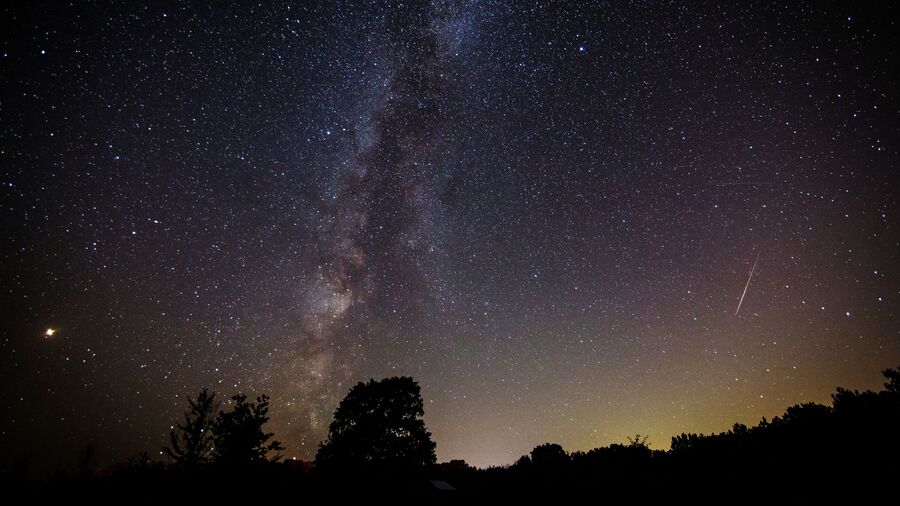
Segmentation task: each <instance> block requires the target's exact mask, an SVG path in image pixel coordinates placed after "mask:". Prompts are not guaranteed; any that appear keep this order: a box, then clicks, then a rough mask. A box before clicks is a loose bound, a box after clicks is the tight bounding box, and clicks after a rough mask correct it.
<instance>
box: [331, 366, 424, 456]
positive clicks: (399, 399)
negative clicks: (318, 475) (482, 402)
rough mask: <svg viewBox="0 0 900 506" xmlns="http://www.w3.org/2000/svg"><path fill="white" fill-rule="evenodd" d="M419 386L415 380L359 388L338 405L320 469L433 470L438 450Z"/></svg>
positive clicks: (388, 380)
mask: <svg viewBox="0 0 900 506" xmlns="http://www.w3.org/2000/svg"><path fill="white" fill-rule="evenodd" d="M424 414H425V411H424V403H423V402H422V395H421V392H420V390H419V384H418V383H416V382H415V381H414V380H413V379H412V378H409V377H402V378H397V377H394V378H386V379H383V380H381V381H375V380H369V382H368V383H357V384H356V386H354V387H353V388H351V389H350V392H348V393H347V396H346V397H345V398H344V400H342V401H341V403H340V404H339V405H338V407H337V410H336V411H335V413H334V421H333V422H331V425H330V426H329V430H328V440H326V441H325V442H324V443H323V444H322V445H321V446H320V447H319V452H318V454H317V455H316V463H317V464H319V465H325V466H328V465H342V466H358V465H365V464H375V463H378V464H382V465H398V466H421V465H426V464H433V463H434V462H435V460H436V458H435V453H434V449H435V444H434V442H432V441H431V433H430V432H428V431H427V430H426V428H425V422H424V421H423V420H422V416H423V415H424Z"/></svg>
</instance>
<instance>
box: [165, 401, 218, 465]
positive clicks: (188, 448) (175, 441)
mask: <svg viewBox="0 0 900 506" xmlns="http://www.w3.org/2000/svg"><path fill="white" fill-rule="evenodd" d="M216 408H217V405H216V394H215V393H213V392H210V391H209V390H208V389H206V388H204V389H203V390H201V391H200V393H199V394H198V395H197V398H196V399H191V398H190V396H188V409H187V410H186V411H185V412H184V421H183V422H181V423H178V424H176V425H175V428H173V429H172V430H171V431H170V432H169V444H170V446H164V447H163V452H164V453H165V454H166V455H168V456H169V458H171V459H172V460H173V461H175V463H177V464H180V465H183V466H193V465H197V464H201V463H204V462H208V461H209V459H210V457H211V456H212V448H213V434H212V430H211V429H212V428H213V425H214V423H215V413H216Z"/></svg>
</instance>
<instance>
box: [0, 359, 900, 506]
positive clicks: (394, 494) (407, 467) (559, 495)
mask: <svg viewBox="0 0 900 506" xmlns="http://www.w3.org/2000/svg"><path fill="white" fill-rule="evenodd" d="M883 374H884V376H885V377H886V378H887V382H886V383H885V386H884V389H883V390H882V391H879V392H872V391H863V392H859V391H856V390H847V389H843V388H838V389H837V390H836V391H835V393H834V395H833V396H832V403H831V405H830V406H826V405H822V404H816V403H804V404H798V405H794V406H790V407H788V408H787V409H786V410H785V411H784V413H783V414H782V415H781V416H777V417H775V418H773V419H772V420H771V421H768V420H766V419H762V420H761V421H760V422H759V423H758V424H756V425H755V426H747V425H744V424H741V423H736V424H734V425H733V426H732V427H731V429H730V430H728V431H726V432H722V433H718V434H681V435H678V436H676V437H674V438H672V446H671V449H670V450H665V451H664V450H651V449H650V448H649V446H648V444H647V438H646V436H641V435H637V436H634V437H628V438H627V442H626V443H624V444H612V445H609V446H606V447H602V448H594V449H591V450H588V451H576V452H572V453H566V451H565V449H564V448H563V447H562V446H561V445H558V444H552V443H551V444H542V445H538V446H537V447H535V449H534V450H533V451H531V452H530V454H529V455H524V456H522V457H521V458H520V459H519V460H518V461H517V462H516V464H514V465H511V466H508V467H493V468H488V469H475V468H473V467H471V466H469V465H468V464H466V463H465V462H463V461H451V462H448V463H444V464H436V465H422V463H426V464H427V463H433V462H434V443H432V442H431V440H430V435H429V434H428V432H427V431H426V430H425V426H424V423H423V422H422V420H421V416H422V415H423V403H422V400H421V395H420V393H419V387H418V385H416V384H415V382H414V381H412V379H411V378H389V379H386V380H383V381H380V382H376V381H370V382H369V383H367V384H359V385H356V386H355V387H354V388H353V389H351V392H350V393H348V395H347V398H346V399H344V401H342V402H341V405H340V406H339V407H338V409H337V411H336V413H335V414H336V416H335V421H334V423H333V424H332V427H331V429H332V430H331V432H330V434H329V439H328V441H326V443H325V444H323V445H322V447H321V448H320V451H319V462H317V464H316V466H313V465H312V464H310V463H303V462H297V461H291V460H289V461H286V462H271V461H267V460H266V462H267V465H255V466H241V467H234V466H226V465H198V466H185V465H168V466H166V465H164V464H162V463H161V462H155V463H154V462H151V461H150V459H149V455H146V454H144V455H141V456H140V457H138V458H135V459H132V460H131V461H130V462H129V463H127V464H124V463H123V464H120V465H117V466H113V467H110V468H106V469H99V470H96V471H91V472H89V473H78V472H77V471H76V472H75V473H70V474H58V475H56V476H55V477H53V478H51V479H50V480H49V481H39V480H33V479H30V478H28V477H23V476H22V475H21V473H20V472H17V471H14V470H12V469H9V470H7V469H0V485H5V486H7V489H9V490H13V489H18V490H20V491H21V490H26V491H27V492H30V497H37V498H39V499H44V501H42V502H50V500H70V498H71V497H85V498H90V500H91V502H92V503H95V504H96V503H101V504H102V503H105V502H109V503H110V504H114V503H115V504H119V503H121V502H122V498H123V497H130V498H132V499H135V501H132V502H140V501H138V498H140V500H142V501H143V502H146V503H150V504H152V503H164V502H171V501H172V498H174V497H177V498H178V499H179V502H194V501H197V502H199V501H207V502H208V501H213V502H220V501H221V502H225V501H228V502H236V500H239V499H240V495H241V494H246V495H247V496H248V497H247V499H248V500H260V499H261V498H262V496H263V495H265V496H266V497H267V498H272V499H277V498H285V499H290V500H292V501H294V500H296V497H297V495H298V494H302V496H303V498H304V500H307V501H308V502H310V503H313V504H351V503H353V504H356V503H376V504H377V503H382V502H384V503H391V504H429V503H431V504H497V503H501V504H510V503H521V504H557V503H563V502H575V501H576V500H579V499H582V498H584V497H592V498H595V499H596V502H604V501H605V502H607V503H628V504H635V503H638V504H642V503H647V504H649V503H653V504H658V503H663V502H666V503H671V502H678V503H680V502H685V503H690V504H722V503H728V504H748V505H749V504H759V503H762V502H765V503H785V504H786V503H791V504H816V503H823V504H835V503H848V504H875V503H877V502H879V501H880V500H882V499H883V498H888V497H892V496H895V494H896V476H898V475H900V459H898V458H897V455H900V389H898V386H900V385H898V383H900V368H898V369H889V370H886V371H884V372H883ZM198 398H199V396H198ZM196 402H197V401H196V400H194V401H193V402H192V403H191V407H192V408H193V407H194V406H193V405H194V404H195V403H196ZM203 404H205V403H203ZM229 409H230V411H228V412H227V413H226V412H218V414H217V415H213V416H212V417H211V418H210V417H207V420H212V422H210V423H212V426H211V427H212V428H211V430H208V431H206V432H212V433H213V434H214V436H215V437H216V438H217V439H214V441H213V442H214V443H215V444H214V448H211V449H210V452H209V453H208V454H207V456H208V458H209V459H210V460H211V461H215V460H214V458H220V459H224V460H219V461H221V462H233V463H248V462H254V461H256V462H259V461H261V460H265V459H266V456H267V454H268V453H269V452H270V451H272V450H275V451H278V448H280V444H277V442H275V441H272V440H271V437H272V435H271V434H266V433H264V432H262V426H263V424H264V423H265V421H266V420H267V419H268V416H267V412H268V411H267V410H268V398H266V397H260V398H258V399H257V402H255V403H254V402H247V400H246V398H245V397H244V396H236V398H234V400H233V402H232V403H231V404H230V408H229ZM199 411H200V412H206V413H209V412H210V411H211V410H204V409H202V408H201V409H199ZM196 418H197V413H196V412H195V411H193V410H192V409H188V411H187V412H186V418H185V420H186V422H185V423H182V424H180V426H183V427H185V428H189V427H196V425H191V424H189V423H187V421H191V420H195V419H196ZM397 420H399V422H398V421H397ZM207 426H208V425H207ZM226 426H227V428H226ZM238 427H242V428H248V429H247V431H246V433H245V432H243V429H237V428H238ZM410 427H412V429H410ZM249 428H252V429H253V430H249ZM179 430H182V431H183V430H185V429H179ZM206 432H203V433H202V434H206ZM192 433H193V434H196V431H194V432H192ZM413 433H417V434H418V435H419V436H420V437H421V438H422V439H421V440H419V441H410V438H411V437H412V435H413ZM226 434H229V435H231V434H250V436H247V437H236V436H234V439H228V440H227V441H228V442H227V444H226V443H223V444H222V445H220V444H219V443H218V441H220V439H218V438H221V437H225V435H226ZM260 434H261V435H260ZM400 436H402V437H400ZM229 437H231V436H229ZM397 439H400V443H401V444H398V445H396V446H392V445H393V444H394V443H397V441H396V440H397ZM175 440H176V441H178V442H179V445H180V446H179V448H181V450H184V449H185V446H184V443H183V442H184V435H183V434H181V433H179V432H178V431H176V438H175ZM222 441H225V440H222ZM238 441H243V443H240V444H239V443H238ZM248 441H249V443H248ZM423 441H424V442H423ZM229 444H234V445H235V447H236V448H241V449H242V450H240V451H237V450H235V451H234V452H232V453H228V455H232V456H234V457H233V458H232V457H229V458H228V459H225V457H224V452H225V449H226V448H230V447H229V446H228V445H229ZM273 445H276V446H277V447H276V446H273ZM248 448H249V451H248V450H247V449H248ZM397 448H399V450H398V449H397ZM410 448H412V449H413V450H414V451H413V450H410ZM220 449H221V450H222V451H223V454H221V455H220ZM341 452H349V455H348V454H347V453H341ZM173 453H175V452H174V451H173ZM195 453H196V452H195ZM183 454H184V452H183V451H182V452H179V453H177V455H183ZM410 455H414V456H416V455H417V456H418V458H417V459H415V460H414V459H411V458H409V456H410ZM84 460H87V459H84ZM173 460H175V459H174V458H173ZM175 462H176V464H177V462H178V461H177V460H176V461H175ZM411 462H413V463H414V465H413V464H410V463H411ZM360 463H363V464H369V465H360ZM398 463H400V464H403V465H396V464H398ZM323 468H325V469H326V470H327V471H326V472H323ZM435 484H438V485H440V486H438V485H435ZM445 485H446V486H445ZM11 487H12V488H11ZM451 488H452V491H451V490H450V489H451ZM885 502H886V503H889V502H887V501H885Z"/></svg>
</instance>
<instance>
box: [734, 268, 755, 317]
mask: <svg viewBox="0 0 900 506" xmlns="http://www.w3.org/2000/svg"><path fill="white" fill-rule="evenodd" d="M756 262H759V253H757V254H756V260H754V261H753V268H752V269H750V276H749V277H747V284H746V285H744V293H742V294H741V300H740V301H739V302H738V307H737V309H735V310H734V316H737V315H738V313H739V312H740V311H741V304H743V303H744V297H746V296H747V288H750V280H751V279H753V272H754V271H755V270H756Z"/></svg>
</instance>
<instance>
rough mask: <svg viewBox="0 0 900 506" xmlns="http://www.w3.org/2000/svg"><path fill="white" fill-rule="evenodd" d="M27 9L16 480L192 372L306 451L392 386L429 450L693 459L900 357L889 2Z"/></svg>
mask: <svg viewBox="0 0 900 506" xmlns="http://www.w3.org/2000/svg"><path fill="white" fill-rule="evenodd" d="M18 3H19V4H20V5H18V6H9V5H7V6H5V7H3V8H2V16H0V18H2V20H0V26H2V28H0V52H2V60H0V87H2V90H0V93H2V94H0V184H2V187H0V224H2V254H0V283H2V284H0V289H2V291H0V308H2V325H0V339H2V341H0V385H2V386H0V406H2V420H0V429H2V432H0V454H2V455H4V460H10V459H12V458H18V457H20V456H22V455H28V456H29V457H30V463H31V465H32V466H37V467H40V466H46V467H54V466H63V465H69V463H70V462H72V461H74V458H75V455H76V453H77V451H78V449H79V448H80V447H83V446H84V445H85V444H86V443H88V442H93V443H94V445H95V447H96V449H97V452H98V459H99V463H100V464H108V463H111V462H117V461H123V460H126V459H127V458H128V457H130V456H132V455H134V454H136V453H137V452H139V451H142V450H148V451H150V452H151V454H152V455H157V456H158V451H159V449H160V447H161V446H162V445H163V444H164V443H165V442H166V436H167V433H168V430H169V426H170V425H172V424H173V423H174V421H175V420H176V418H177V417H178V416H180V415H181V413H182V412H183V410H184V408H185V406H186V401H185V396H186V395H195V394H196V393H197V392H198V391H199V390H200V388H201V387H203V386H210V387H212V388H214V389H215V390H217V391H218V392H219V393H220V395H222V396H230V395H232V394H234V393H238V392H245V393H248V394H251V395H256V394H261V393H267V394H269V395H270V396H272V411H271V415H272V420H271V421H270V424H269V425H268V428H269V429H270V430H272V431H274V432H275V434H276V437H277V438H278V439H280V440H281V441H282V442H283V443H284V444H285V446H286V448H287V450H286V452H285V454H286V456H287V457H289V458H290V457H296V458H298V459H311V458H312V457H314V455H315V451H316V449H317V446H318V443H319V442H320V441H322V440H323V439H324V438H325V436H326V432H327V428H328V424H329V423H330V421H331V418H332V413H333V411H334V408H335V407H336V405H337V402H338V401H339V400H340V399H341V398H342V397H343V396H344V394H346V392H347V390H348V389H349V388H350V386H352V385H353V384H355V383H356V382H357V381H362V380H367V379H368V378H382V377H387V376H399V375H410V376H413V377H414V378H415V379H416V380H417V381H418V382H419V383H420V385H421V387H422V394H423V398H424V399H425V421H426V424H427V426H428V428H429V429H430V430H431V431H432V433H433V438H434V440H435V442H436V443H437V455H438V460H439V461H446V460H449V459H456V458H462V459H465V460H466V461H467V462H469V463H470V464H474V465H478V466H485V465H491V464H506V463H511V462H512V461H513V460H515V458H517V457H518V456H520V455H522V454H524V453H527V452H528V451H529V450H530V449H531V448H532V447H534V446H535V445H537V444H539V443H543V442H548V441H549V442H558V443H560V444H562V445H563V446H564V447H565V448H566V449H567V450H570V451H572V450H586V449H589V448H593V447H597V446H602V445H607V444H610V443H615V442H623V441H625V440H626V439H625V438H626V436H628V435H633V434H634V433H636V432H639V433H642V434H648V435H649V436H650V440H649V442H650V444H651V447H652V448H657V449H666V448H668V446H669V442H670V438H671V436H672V435H675V434H679V433H681V432H710V431H722V430H726V429H728V428H730V426H731V425H732V423H734V422H743V423H747V424H755V423H757V422H758V421H759V419H760V417H763V416H766V417H769V418H771V417H773V416H775V415H778V414H781V413H782V412H783V411H784V408H786V407H787V406H789V405H791V404H795V403H799V402H804V401H816V402H824V403H827V402H829V401H830V398H829V395H830V394H831V392H833V391H834V388H835V387H836V386H844V387H848V388H859V389H864V388H877V387H879V386H880V384H881V383H882V378H881V376H880V374H879V371H880V370H881V369H884V368H887V367H895V366H897V365H900V304H898V297H900V290H898V287H900V276H898V270H900V234H898V225H897V217H898V214H897V213H898V208H897V204H898V202H897V200H898V191H897V190H898V184H897V181H898V178H897V175H896V174H897V168H898V157H897V148H898V140H900V139H898V135H900V122H898V114H900V100H898V90H900V79H898V72H897V69H898V68H900V62H898V58H897V56H898V55H897V51H898V48H900V41H898V35H897V34H898V33H900V27H898V25H897V19H898V7H897V4H896V3H893V2H877V3H876V4H881V5H869V6H867V7H865V8H866V9H867V10H865V11H862V10H860V8H861V7H860V6H859V5H856V4H860V3H862V2H855V3H853V4H850V3H848V4H828V3H822V2H809V3H805V2H793V1H792V2H783V4H784V5H768V4H756V3H751V2H735V3H733V4H732V5H715V4H712V3H705V2H704V3H700V2H685V4H687V5H679V4H677V3H675V4H672V3H667V2H647V3H643V2H641V3H631V4H625V3H619V2H616V3H612V4H589V5H587V4H586V5H580V6H579V5H576V4H574V3H571V2H559V3H552V2H548V3H530V2H508V3H507V2H474V1H473V2H464V3H454V2H448V3H443V2H435V3H425V4H421V5H419V4H418V3H417V2H409V3H403V4H400V3H395V4H391V5H382V4H381V3H375V2H373V3H365V4H364V5H363V3H362V2H347V3H342V2H322V3H321V4H316V3H308V2H297V3H296V4H295V3H275V4H269V3H267V2H264V3H261V4H256V3H253V4H250V3H245V4H238V5H231V6H226V5H225V4H224V3H220V2H208V3H211V4H214V5H213V6H210V5H204V4H205V2H190V3H188V2H180V3H171V4H170V3H159V4H157V3H154V4H153V5H152V6H145V5H139V4H140V3H137V2H117V3H115V4H111V5H107V4H104V3H91V4H88V3H82V2H75V3H74V4H73V5H70V4H64V3H62V2H53V3H50V4H45V5H41V3H40V2H18ZM866 3H868V2H866ZM754 264H755V267H754ZM751 270H752V274H751ZM748 280H749V285H748ZM739 306H740V308H739V310H738V307H739ZM48 329H53V330H54V331H55V332H52V335H47V334H48V332H47V331H48Z"/></svg>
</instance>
